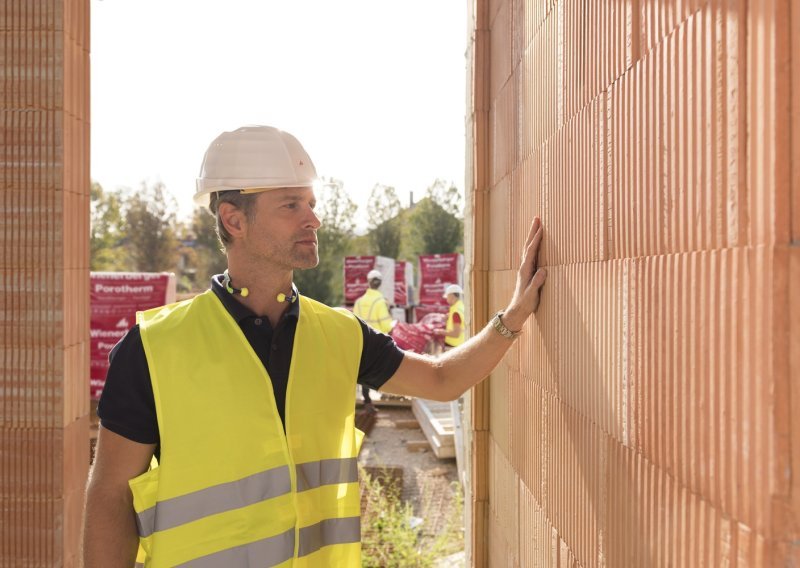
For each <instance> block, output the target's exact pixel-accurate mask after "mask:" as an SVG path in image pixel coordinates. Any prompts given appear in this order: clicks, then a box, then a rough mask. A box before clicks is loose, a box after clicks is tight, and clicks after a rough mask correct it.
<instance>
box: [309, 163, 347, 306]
mask: <svg viewBox="0 0 800 568" xmlns="http://www.w3.org/2000/svg"><path fill="white" fill-rule="evenodd" d="M323 182H324V186H323V188H322V190H321V191H320V192H319V194H318V195H317V212H318V215H319V217H320V220H321V221H322V227H320V229H319V230H318V231H317V241H318V243H319V265H318V266H317V267H316V268H311V269H308V270H295V272H294V282H295V284H296V285H297V288H298V290H300V292H302V293H303V294H305V295H306V296H309V297H311V298H314V299H315V300H319V301H320V302H323V303H325V304H328V305H332V306H335V305H339V304H340V303H341V302H342V297H343V296H344V289H343V283H342V280H343V269H342V267H343V263H344V257H345V256H346V255H347V254H348V252H349V247H350V243H351V241H352V240H353V237H354V232H355V227H356V225H355V213H356V210H357V209H358V207H357V206H356V204H355V203H354V202H353V200H352V199H350V196H349V195H348V194H347V192H346V191H345V189H344V184H343V183H342V181H341V180H337V179H332V178H331V179H323Z"/></svg>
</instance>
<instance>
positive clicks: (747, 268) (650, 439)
mask: <svg viewBox="0 0 800 568" xmlns="http://www.w3.org/2000/svg"><path fill="white" fill-rule="evenodd" d="M798 11H800V10H798V9H797V7H795V6H794V5H793V3H792V2H790V0H763V1H762V0H759V1H758V2H756V1H753V0H750V1H747V0H705V1H703V0H684V1H680V0H658V1H656V0H608V1H600V0H528V1H526V0H478V1H477V2H475V3H474V4H473V6H472V10H471V16H470V19H471V22H470V23H471V32H470V33H471V41H470V44H469V50H468V54H467V55H468V61H469V65H470V69H471V72H472V81H471V91H470V94H469V97H470V101H469V103H470V105H469V108H471V109H472V112H471V115H470V117H469V120H468V123H469V128H468V132H469V144H468V154H469V160H468V163H470V164H471V169H470V177H469V178H468V179H469V183H470V185H471V187H470V188H469V195H470V199H469V200H468V201H470V210H469V213H468V216H469V221H470V225H469V228H468V231H469V236H470V238H468V241H470V243H471V244H470V247H469V250H468V254H467V264H468V269H469V270H470V274H471V278H470V286H471V288H472V298H473V304H472V320H473V321H474V322H475V324H474V325H473V329H475V328H479V327H480V326H482V325H483V324H484V323H485V322H486V321H487V319H488V318H489V317H490V315H491V314H492V313H493V312H494V311H496V310H498V309H502V308H503V307H505V303H506V302H507V300H508V298H509V297H510V294H511V291H512V290H513V286H514V279H515V268H516V266H517V262H518V257H519V252H520V251H521V247H522V243H523V242H524V239H525V236H526V234H527V229H528V226H529V224H530V221H531V219H532V217H533V216H534V215H539V216H541V218H542V220H543V222H544V226H545V234H546V236H545V242H544V246H543V250H542V255H541V262H542V263H543V264H544V265H545V266H547V267H548V271H549V278H548V282H547V284H546V286H545V289H544V295H543V301H542V304H541V308H540V311H539V313H538V315H537V317H536V319H535V320H533V321H531V322H529V323H528V325H527V326H526V328H525V333H524V335H523V337H522V338H521V339H520V340H518V341H517V343H516V345H515V346H514V347H513V348H512V350H511V351H510V352H509V354H508V355H507V356H506V358H505V359H504V361H503V363H502V364H501V366H500V367H499V368H498V369H497V371H496V372H495V373H493V374H492V376H491V379H490V380H489V381H488V382H487V383H485V384H484V385H481V386H480V387H478V388H476V389H475V391H474V392H473V394H472V413H471V419H472V428H473V431H472V445H471V451H472V467H473V471H472V473H471V475H472V482H471V486H470V495H469V497H470V501H471V503H470V511H471V520H470V527H469V531H470V536H469V540H470V543H471V545H470V551H469V553H470V555H471V559H472V562H474V564H475V565H478V566H487V565H489V566H505V565H508V566H517V565H519V566H560V567H563V566H573V565H581V566H666V565H670V566H723V565H728V566H778V565H794V564H792V563H800V547H798V546H797V545H796V543H797V539H798V538H799V537H800V526H799V525H798V521H799V520H800V518H799V517H800V491H798V483H797V477H798V472H800V469H798V468H800V457H799V456H798V454H800V445H798V440H800V426H799V425H798V424H800V419H798V418H797V416H800V393H799V392H798V391H800V385H798V383H797V378H798V377H800V285H798V282H800V247H798V244H800V190H799V189H798V188H799V187H800V183H799V182H800V174H798V172H797V169H796V168H795V169H793V163H792V162H793V158H795V157H800V143H798V136H800V128H798V126H800V125H798V120H800V118H798V116H800V112H798V111H800V106H798V103H800V94H798V93H799V92H800V89H798V87H797V85H800V83H798V81H800V79H798V77H800V73H798V71H799V70H800V47H799V46H798V43H800V42H798V41H797V39H796V37H795V38H792V37H791V35H792V32H794V34H795V36H797V35H798V33H800V16H799V15H798ZM793 41H794V43H793ZM793 85H794V86H795V88H794V89H792V86H793ZM793 142H794V144H793ZM794 162H795V163H800V160H794Z"/></svg>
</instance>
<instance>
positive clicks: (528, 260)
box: [381, 217, 547, 401]
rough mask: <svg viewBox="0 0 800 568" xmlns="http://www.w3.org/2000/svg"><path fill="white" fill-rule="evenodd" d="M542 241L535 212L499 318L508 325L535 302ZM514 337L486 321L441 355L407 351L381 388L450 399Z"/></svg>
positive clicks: (543, 275) (542, 276) (514, 325)
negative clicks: (510, 292) (511, 293)
mask: <svg viewBox="0 0 800 568" xmlns="http://www.w3.org/2000/svg"><path fill="white" fill-rule="evenodd" d="M541 242H542V223H541V220H540V219H539V218H538V217H537V218H535V219H534V220H533V224H532V225H531V230H530V232H529V233H528V239H527V241H526V243H525V249H524V251H523V254H522V263H521V264H520V267H519V272H518V273H517V285H516V288H515V290H514V296H513V297H512V298H511V301H510V302H509V304H508V308H506V310H505V313H504V315H503V318H502V319H503V323H504V324H505V326H506V327H507V328H508V329H510V330H512V331H518V330H520V329H522V326H523V325H524V324H525V322H526V321H527V319H528V317H529V316H530V315H531V314H532V313H533V312H535V311H536V309H537V308H538V307H539V291H540V288H541V287H542V285H543V284H544V282H545V280H546V279H547V270H546V269H544V268H539V266H538V264H539V263H538V260H539V247H540V245H541ZM512 343H513V340H511V339H508V338H506V337H503V336H502V335H500V333H498V332H497V330H495V329H493V328H492V327H491V325H488V324H487V325H486V326H485V327H484V328H483V329H482V330H481V331H480V332H479V333H478V334H477V335H476V336H474V337H472V338H470V339H469V340H468V341H466V342H465V343H463V344H462V345H461V346H459V347H457V348H456V349H452V350H450V351H447V352H446V353H444V354H443V355H441V356H439V357H430V356H425V355H418V354H416V353H411V352H406V354H405V357H404V358H403V362H402V363H401V364H400V367H399V368H398V369H397V371H396V372H395V374H394V375H393V376H392V378H391V379H389V380H388V381H387V382H386V383H385V384H384V385H383V387H382V388H381V390H382V391H386V392H390V393H394V394H400V395H406V396H416V397H421V398H427V399H430V400H442V401H446V400H454V399H456V398H458V397H459V396H461V395H462V394H463V393H464V392H465V391H467V390H468V389H470V388H471V387H473V386H474V385H475V384H476V383H478V382H479V381H481V380H482V379H483V378H485V377H486V376H487V375H489V374H490V373H491V372H492V371H493V370H494V368H495V367H496V366H497V364H498V363H499V362H500V360H501V359H502V358H503V356H504V355H505V353H506V351H508V349H509V348H510V347H511V345H512Z"/></svg>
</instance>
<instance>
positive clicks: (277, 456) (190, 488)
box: [130, 290, 363, 568]
mask: <svg viewBox="0 0 800 568" xmlns="http://www.w3.org/2000/svg"><path fill="white" fill-rule="evenodd" d="M137 320H138V323H139V326H140V329H141V336H142V343H143V344H144V349H145V353H146V354H147V361H148V366H149V369H150V375H151V379H152V383H153V393H154V395H155V403H156V411H157V416H158V427H159V431H160V435H161V456H160V464H159V466H158V467H157V468H155V469H151V470H150V471H148V472H146V473H144V474H142V475H140V476H139V477H136V478H134V479H132V480H131V481H130V487H131V491H132V492H133V504H134V509H135V512H136V516H137V525H138V528H139V535H140V545H141V548H142V549H143V551H144V553H145V555H146V560H145V562H144V565H145V566H149V567H153V568H159V567H162V566H164V567H166V566H178V565H181V566H183V565H186V566H203V567H205V566H224V567H225V568H239V567H250V566H293V567H306V566H308V567H312V566H314V567H316V566H345V567H357V566H360V565H361V543H360V540H361V535H360V498H359V486H358V469H357V455H358V446H359V444H360V437H359V436H358V434H357V430H356V429H355V425H354V411H355V404H354V392H355V385H356V377H357V375H358V367H359V361H360V358H361V350H362V342H363V336H362V333H361V329H360V326H359V324H358V321H357V320H356V319H355V318H354V317H353V316H352V315H351V314H350V313H348V312H346V311H344V310H335V309H333V308H329V307H327V306H324V305H323V304H320V303H318V302H315V301H313V300H310V299H308V298H306V297H303V296H301V297H300V317H299V320H298V324H297V331H296V335H295V341H294V352H293V354H292V362H291V368H290V371H289V384H288V386H287V392H286V414H285V416H286V429H285V432H284V426H283V424H282V423H281V419H280V415H279V414H278V409H277V406H276V403H275V397H274V394H273V391H272V382H271V380H270V378H269V376H268V374H267V371H266V370H265V369H264V366H263V364H262V363H261V361H260V360H259V358H258V356H257V355H256V354H255V352H254V351H253V350H252V348H251V347H250V345H249V343H248V342H247V339H246V338H245V336H244V334H243V333H242V331H241V329H240V328H239V326H238V324H237V323H236V322H235V321H234V319H233V318H232V317H231V316H230V314H228V312H227V311H226V310H225V308H224V306H223V305H222V303H221V302H220V301H219V299H218V298H217V297H216V296H215V295H214V293H213V292H211V291H210V290H209V291H207V292H205V293H203V294H200V295H199V296H197V297H195V298H194V299H192V300H187V301H185V302H180V303H178V304H172V305H170V306H166V307H163V308H157V309H154V310H149V311H146V312H140V313H139V314H138V317H137Z"/></svg>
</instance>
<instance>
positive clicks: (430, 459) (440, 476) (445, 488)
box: [359, 401, 463, 566]
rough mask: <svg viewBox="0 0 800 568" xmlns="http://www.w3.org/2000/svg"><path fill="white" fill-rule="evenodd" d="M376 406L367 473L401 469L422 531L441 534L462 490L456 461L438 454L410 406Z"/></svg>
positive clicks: (366, 446)
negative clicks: (432, 447)
mask: <svg viewBox="0 0 800 568" xmlns="http://www.w3.org/2000/svg"><path fill="white" fill-rule="evenodd" d="M376 406H377V408H378V414H377V421H376V423H375V426H374V427H373V428H372V430H371V431H370V433H369V434H368V435H367V437H366V439H365V440H364V443H363V445H362V447H361V453H360V454H359V463H360V464H361V465H362V466H363V467H365V468H366V470H367V471H368V472H375V471H380V470H384V471H387V472H391V471H394V472H398V470H399V471H401V472H402V473H401V474H400V477H401V478H402V498H403V500H404V501H406V502H408V503H411V505H412V507H413V510H414V516H415V517H418V518H419V520H421V523H422V524H421V525H420V527H421V530H422V534H423V535H425V536H429V535H436V534H439V533H440V532H441V531H442V530H444V528H445V526H446V524H447V522H448V520H449V519H451V518H452V517H453V510H454V507H455V506H456V504H455V496H456V493H455V492H456V491H462V489H461V488H460V486H458V485H457V483H456V482H457V481H458V467H457V465H456V460H455V458H445V459H440V458H437V457H436V455H435V454H434V452H433V451H432V449H431V447H430V445H429V444H428V441H427V439H426V437H425V434H424V433H423V431H422V429H421V428H420V427H419V425H418V423H417V420H416V418H415V417H414V413H413V412H412V410H411V407H410V406H408V405H405V406H404V405H398V404H397V403H396V402H393V403H392V404H382V403H381V402H380V401H378V402H377V404H376ZM462 495H463V492H462ZM443 565H444V564H443ZM447 565H448V566H449V565H450V564H447ZM453 565H454V566H455V565H458V564H453Z"/></svg>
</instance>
